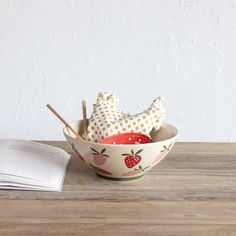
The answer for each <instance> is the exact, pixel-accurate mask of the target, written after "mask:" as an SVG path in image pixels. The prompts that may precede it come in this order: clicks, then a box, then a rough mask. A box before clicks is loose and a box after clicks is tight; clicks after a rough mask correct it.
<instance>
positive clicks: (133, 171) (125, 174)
mask: <svg viewBox="0 0 236 236" xmlns="http://www.w3.org/2000/svg"><path fill="white" fill-rule="evenodd" d="M149 167H150V166H146V167H145V168H142V166H141V165H139V166H138V169H136V168H135V169H134V170H131V171H129V172H127V173H124V174H123V176H134V175H137V174H139V173H142V172H144V171H145V169H147V168H149Z"/></svg>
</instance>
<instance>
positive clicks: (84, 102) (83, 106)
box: [82, 100, 88, 141]
mask: <svg viewBox="0 0 236 236" xmlns="http://www.w3.org/2000/svg"><path fill="white" fill-rule="evenodd" d="M82 111H83V127H84V138H85V140H86V141H88V131H87V127H88V123H87V108H86V101H85V100H83V101H82Z"/></svg>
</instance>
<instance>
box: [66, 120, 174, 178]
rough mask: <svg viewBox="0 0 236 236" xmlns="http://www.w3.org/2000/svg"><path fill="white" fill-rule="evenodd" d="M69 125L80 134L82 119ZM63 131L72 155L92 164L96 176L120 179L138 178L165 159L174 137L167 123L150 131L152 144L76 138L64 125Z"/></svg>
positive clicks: (172, 144)
mask: <svg viewBox="0 0 236 236" xmlns="http://www.w3.org/2000/svg"><path fill="white" fill-rule="evenodd" d="M70 125H71V126H72V127H73V128H74V129H75V130H76V131H77V132H79V134H80V135H81V134H82V133H83V125H82V121H77V122H75V123H71V124H70ZM63 132H64V135H65V138H66V139H67V141H68V142H69V143H70V145H71V147H72V149H73V150H74V152H75V155H76V156H77V157H78V158H80V159H81V160H82V161H84V162H86V163H87V164H89V165H90V166H92V167H93V168H94V170H95V172H96V174H97V175H98V176H99V177H102V178H106V179H109V180H121V181H122V180H133V179H137V178H140V177H142V176H143V175H144V174H145V173H146V172H147V171H148V170H150V169H151V168H153V167H154V166H155V165H157V164H158V163H159V162H160V161H161V160H163V159H164V158H165V156H166V155H167V154H168V152H169V151H170V150H171V149H172V147H173V146H174V144H175V141H176V138H177V136H178V130H177V129H176V128H175V127H174V126H172V125H170V124H167V123H163V124H162V126H161V128H160V130H159V131H155V132H152V133H151V134H150V135H151V137H152V140H153V142H152V143H145V144H135V145H130V144H124V145H123V144H119V145H114V144H102V143H94V142H86V141H80V140H78V139H76V138H75V136H74V135H73V134H72V133H71V132H70V131H69V130H68V129H67V128H64V130H63Z"/></svg>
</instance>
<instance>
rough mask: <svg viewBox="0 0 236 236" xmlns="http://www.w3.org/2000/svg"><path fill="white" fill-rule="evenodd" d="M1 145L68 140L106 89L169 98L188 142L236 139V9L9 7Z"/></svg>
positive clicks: (126, 104)
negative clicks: (67, 129) (70, 128)
mask: <svg viewBox="0 0 236 236" xmlns="http://www.w3.org/2000/svg"><path fill="white" fill-rule="evenodd" d="M0 82H1V85H0V114H1V116H0V121H1V122H0V138H6V137H8V138H10V137H14V138H25V139H63V135H62V132H61V129H62V125H61V123H59V121H58V120H57V119H56V118H55V117H54V116H53V115H52V114H51V113H49V112H48V111H47V109H46V108H45V105H46V103H48V102H49V103H51V104H52V105H54V106H55V107H56V108H57V109H58V110H59V111H60V112H61V113H62V114H64V115H65V117H67V119H68V120H71V121H72V120H76V119H78V118H80V117H81V108H80V107H81V106H80V102H81V99H86V100H87V102H88V104H90V105H91V104H92V103H93V102H94V100H95V98H96V94H97V93H98V92H99V91H111V92H114V93H115V94H117V95H118V96H119V97H120V100H121V101H120V102H121V106H122V107H123V108H124V109H125V110H127V111H131V112H138V111H140V110H142V109H144V108H146V107H147V106H148V105H149V104H150V103H151V101H152V100H153V99H154V98H155V97H156V96H158V95H162V96H164V97H165V98H166V109H167V114H166V121H168V122H170V123H173V124H175V125H176V126H177V127H178V128H179V130H180V132H181V135H180V137H179V141H236V126H235V121H236V1H234V0H231V1H230V0H196V1H194V0H162V1H159V0H156V1H155V0H153V1H147V0H146V1H141V0H134V1H131V0H117V1H114V0H106V1H101V0H94V1H88V0H84V1H72V0H64V1H62V0H35V1H32V0H28V1H26V0H19V1H17V0H15V1H12V0H1V1H0Z"/></svg>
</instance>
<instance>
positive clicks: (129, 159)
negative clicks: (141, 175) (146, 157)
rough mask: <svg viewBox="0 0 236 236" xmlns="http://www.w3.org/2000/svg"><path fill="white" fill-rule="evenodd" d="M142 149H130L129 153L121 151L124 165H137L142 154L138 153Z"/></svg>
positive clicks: (130, 166)
mask: <svg viewBox="0 0 236 236" xmlns="http://www.w3.org/2000/svg"><path fill="white" fill-rule="evenodd" d="M142 151H143V149H140V150H138V151H137V152H134V150H133V149H132V150H131V154H130V153H123V154H121V155H122V156H125V165H126V166H127V167H128V168H132V167H134V166H136V165H138V163H139V162H140V161H141V159H142V156H140V155H138V154H140V153H141V152H142Z"/></svg>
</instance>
